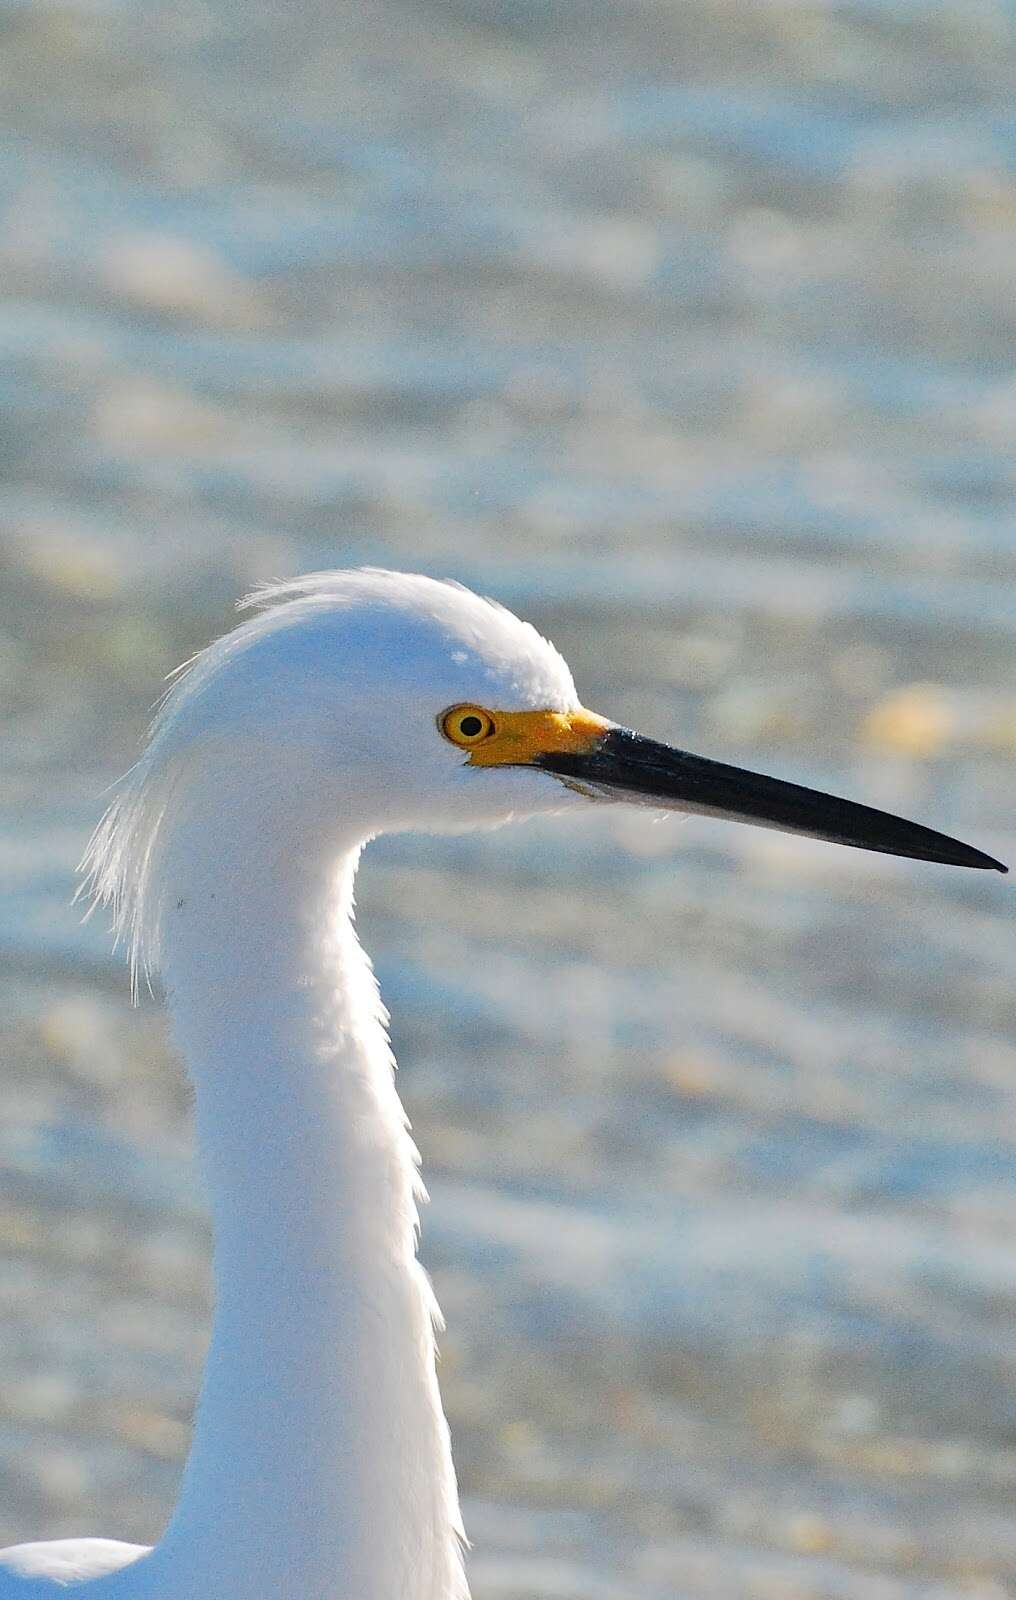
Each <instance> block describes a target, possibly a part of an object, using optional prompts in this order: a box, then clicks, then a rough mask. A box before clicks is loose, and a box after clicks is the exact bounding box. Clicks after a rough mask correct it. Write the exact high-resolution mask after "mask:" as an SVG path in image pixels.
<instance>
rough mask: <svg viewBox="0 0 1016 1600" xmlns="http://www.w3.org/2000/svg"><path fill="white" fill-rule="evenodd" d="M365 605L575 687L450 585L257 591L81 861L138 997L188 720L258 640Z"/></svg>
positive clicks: (342, 575)
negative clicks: (469, 638)
mask: <svg viewBox="0 0 1016 1600" xmlns="http://www.w3.org/2000/svg"><path fill="white" fill-rule="evenodd" d="M365 600H369V601H371V602H373V603H378V604H382V605H386V604H390V605H392V606H393V607H396V608H398V607H411V608H412V609H413V610H414V611H415V612H417V613H420V614H425V615H429V616H431V617H433V618H434V619H435V620H436V621H438V622H440V621H441V620H442V619H443V618H445V617H448V618H452V617H454V618H455V620H456V623H457V624H459V625H461V624H462V620H463V618H464V617H465V618H466V619H467V621H468V627H469V629H470V631H471V632H472V633H473V634H474V635H475V636H476V638H477V639H480V638H485V637H487V636H488V635H489V636H492V637H493V638H495V639H496V638H497V637H498V636H499V635H503V643H504V648H505V650H506V652H507V651H511V650H512V649H515V650H517V649H518V647H519V644H520V642H521V641H522V640H527V641H529V643H530V644H531V646H532V647H533V649H534V650H537V651H539V652H540V653H543V652H546V653H547V654H548V656H551V657H553V658H554V660H555V662H556V663H557V664H558V666H559V667H560V669H561V672H562V673H563V674H564V677H565V678H566V679H568V680H569V681H570V674H568V672H567V668H566V667H565V666H564V663H563V662H561V661H560V657H558V656H557V652H556V651H554V650H553V647H552V646H550V645H548V644H547V642H546V640H544V639H542V638H541V637H540V635H539V634H538V633H537V631H536V630H535V629H534V628H532V627H531V626H530V625H529V624H528V623H522V622H520V621H519V619H518V618H517V617H515V616H514V615H513V614H512V613H511V612H510V611H508V610H506V608H505V607H504V606H501V605H499V604H498V603H497V602H496V601H494V600H488V599H481V598H480V597H479V596H478V595H476V594H474V593H473V591H472V590H469V589H467V588H465V587H464V586H463V585H462V584H459V583H456V582H455V581H454V580H451V579H435V578H427V577H421V576H418V575H416V574H410V573H400V572H388V571H385V570H384V569H381V568H376V567H362V568H358V569H354V570H348V571H334V572H314V573H309V574H306V575H304V576H302V577H298V578H292V579H287V580H283V581H279V582H274V583H265V584H259V585H258V586H257V587H256V588H254V589H253V590H252V591H251V592H250V593H249V594H248V595H246V596H245V597H244V598H243V599H242V600H240V601H239V602H238V607H237V609H238V610H240V611H243V612H247V613H249V614H248V615H247V616H246V617H245V618H244V619H243V620H242V621H241V623H240V625H239V626H238V627H236V628H234V629H233V630H232V631H231V632H230V633H227V634H224V635H223V636H222V637H221V638H219V639H217V640H215V641H214V642H213V643H212V644H210V645H208V646H207V647H206V648H205V649H203V650H201V651H199V652H198V653H197V654H196V655H194V656H192V657H191V658H190V660H189V661H185V662H184V663H183V664H182V666H180V667H178V668H177V669H176V670H175V671H174V672H172V673H171V674H170V675H169V686H168V688H167V689H166V692H165V694H164V695H163V696H162V698H161V699H160V701H159V702H158V704H157V706H156V710H155V714H154V717H153V719H152V723H151V726H150V728H149V731H148V739H147V742H146V745H145V749H144V750H143V752H142V754H141V756H140V757H139V759H138V760H137V761H136V762H135V764H134V766H133V767H131V769H130V770H129V772H127V773H126V774H125V776H124V777H123V778H122V779H121V780H120V781H119V783H118V784H117V785H116V788H115V792H114V795H113V799H112V801H111V803H110V805H109V807H108V808H107V810H106V812H105V814H104V816H103V817H102V819H101V821H100V822H99V824H98V826H97V827H96V829H95V832H94V833H93V834H92V837H91V839H90V841H89V844H88V848H87V850H86V851H85V854H84V857H83V859H82V862H81V869H80V870H81V871H82V872H83V874H84V880H83V882H82V884H81V887H80V889H79V891H78V895H77V898H78V899H87V900H89V901H90V902H91V905H90V908H89V912H88V913H87V914H88V915H91V912H92V911H94V910H95V908H96V906H105V907H108V908H109V910H110V911H111V912H112V919H113V929H114V933H115V937H116V941H117V943H118V944H121V943H123V944H126V945H127V947H128V951H129V956H130V966H131V981H132V986H133V989H134V992H135V993H136V992H137V988H138V985H139V982H140V979H141V978H142V977H144V978H145V979H146V981H147V980H148V978H149V975H150V973H151V971H152V970H153V969H154V968H155V967H156V966H157V965H158V961H159V906H158V904H157V897H156V896H155V894H154V893H153V880H154V868H155V865H156V862H157V859H158V853H159V848H160V844H161V843H162V841H163V836H164V833H165V831H166V825H167V819H168V818H170V816H171V813H172V809H173V805H174V799H175V796H176V793H177V790H178V786H179V785H180V784H181V782H182V781H183V779H184V776H185V774H186V771H187V761H186V755H187V748H186V747H187V740H186V738H185V737H181V735H180V729H181V727H182V726H184V727H185V726H186V722H187V720H188V719H186V718H185V717H184V716H183V713H184V712H186V711H187V710H188V708H191V707H194V706H195V705H196V703H197V702H198V701H199V700H200V698H201V696H202V695H203V693H204V691H205V689H206V688H207V687H208V685H209V684H210V682H211V681H212V680H213V679H214V678H217V677H218V675H219V674H220V673H221V672H222V671H223V669H224V668H225V667H227V666H228V665H229V664H230V663H231V662H233V661H235V660H236V659H237V658H239V657H240V656H242V655H243V654H244V653H245V652H246V651H247V650H249V649H250V648H251V646H252V645H253V644H255V643H256V642H257V641H258V640H259V639H262V638H264V636H265V635H266V634H268V633H271V632H274V631H275V630H276V629H278V628H282V627H289V626H291V625H294V624H296V623H298V622H300V621H301V620H303V619H306V618H309V617H312V616H313V615H315V614H317V613H320V612H321V611H322V610H325V609H328V610H341V609H343V608H344V607H346V606H352V605H355V604H357V603H358V602H362V601H365Z"/></svg>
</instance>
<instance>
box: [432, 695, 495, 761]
mask: <svg viewBox="0 0 1016 1600" xmlns="http://www.w3.org/2000/svg"><path fill="white" fill-rule="evenodd" d="M437 725H438V727H439V728H440V729H441V732H442V733H443V734H444V736H445V738H446V739H450V740H451V742H452V744H457V745H459V746H461V747H462V748H463V749H465V750H471V749H472V747H473V745H474V744H482V743H483V741H484V739H489V738H490V736H491V734H492V733H493V732H494V718H493V717H492V716H491V714H490V712H489V711H484V709H483V707H482V706H452V707H451V708H450V709H449V710H448V711H442V713H441V715H440V716H439V717H438V719H437Z"/></svg>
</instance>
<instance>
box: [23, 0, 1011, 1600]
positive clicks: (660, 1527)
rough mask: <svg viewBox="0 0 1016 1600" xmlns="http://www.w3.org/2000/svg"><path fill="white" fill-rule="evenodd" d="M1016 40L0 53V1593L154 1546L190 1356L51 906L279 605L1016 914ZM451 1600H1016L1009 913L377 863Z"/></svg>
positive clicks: (166, 1242)
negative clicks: (889, 821) (623, 734)
mask: <svg viewBox="0 0 1016 1600" xmlns="http://www.w3.org/2000/svg"><path fill="white" fill-rule="evenodd" d="M1014 69H1016V12H1014V9H1013V7H1012V5H1010V4H1008V3H1003V0H927V3H921V4H914V3H910V0H826V3H824V4H821V3H814V0H797V3H795V0H685V3H677V0H670V3H667V0H517V3H511V0H406V3H403V4H400V3H397V0H356V3H355V4H354V3H345V0H331V3H329V4H324V3H315V0H289V3H288V4H286V5H282V4H276V5H273V4H268V3H263V0H257V3H255V4H249V3H248V4H242V5H241V4H237V3H233V0H174V4H173V5H172V6H170V5H160V4H156V3H142V0H80V3H57V0H53V3H46V0H3V3H2V4H0V84H2V98H3V106H4V112H3V118H2V123H3V132H2V139H0V196H2V199H0V281H2V286H3V302H2V305H0V363H2V365H0V395H2V421H0V429H2V443H0V459H2V483H0V715H2V719H3V749H2V772H0V860H2V869H3V877H4V887H5V892H4V895H3V899H2V903H0V968H2V976H0V986H2V1002H0V1041H2V1042H0V1062H2V1073H3V1102H2V1103H3V1115H2V1117H0V1158H2V1163H3V1169H4V1170H3V1179H2V1189H0V1195H2V1203H0V1262H2V1264H0V1302H2V1304H0V1315H2V1326H3V1330H4V1331H3V1337H2V1341H0V1357H2V1366H0V1407H2V1420H0V1478H2V1484H0V1539H2V1540H6V1539H13V1538H16V1537H21V1538H26V1537H37V1536H40V1535H54V1534H59V1533H76V1532H100V1533H107V1534H116V1535H119V1536H121V1537H125V1538H133V1539H143V1540H149V1539H152V1538H153V1537H155V1536H156V1535H157V1534H158V1532H159V1530H160V1527H161V1525H162V1523H163V1520H164V1518H165V1516H166V1513H167V1509H168V1508H169V1506H170V1505H171V1503H172V1499H173V1496H174V1493H175V1486H176V1482H177V1476H178V1472H179V1466H180V1462H181V1459H182V1455H183V1452H184V1449H185V1446H186V1441H187V1434H188V1422H189V1417H190V1414H191V1407H192V1404H193V1398H194V1393H195V1385H196V1381H197V1377H198V1372H199V1365H200V1360H201V1355H202V1350H203V1344H204V1339H205V1332H206V1327H207V1319H208V1269H207V1257H208V1235H207V1228H206V1222H205V1214H204V1209H203V1202H202V1198H201V1194H200V1190H199V1188H198V1185H197V1182H196V1179H195V1176H194V1174H193V1171H192V1166H191V1158H190V1134H189V1127H188V1105H187V1093H186V1089H185V1086H184V1083H183V1081H182V1075H181V1073H180V1071H179V1069H178V1067H177V1066H176V1064H175V1063H173V1062H172V1061H171V1059H170V1057H169V1053H168V1050H167V1045H166V1042H165V1036H164V1032H163V1025H162V1019H161V1016H160V1012H159V1009H158V1006H157V1005H156V1004H155V1003H154V1002H152V1001H151V1000H148V999H146V1000H145V1001H144V1003H143V1004H142V1005H141V1007H140V1009H138V1010H137V1011H132V1010H131V1008H130V1006H129V1003H128V994H127V982H126V977H125V974H124V970H123V966H122V963H121V961H120V960H119V958H115V957H113V956H112V955H111V953H110V950H109V940H108V936H107V932H106V929H105V927H104V925H103V922H102V919H101V918H97V919H94V920H93V921H92V922H90V923H88V924H87V925H84V926H82V925H81V924H80V922H79V920H78V913H77V912H76V911H73V910H71V909H70V907H69V899H70V895H71V892H72V886H73V873H74V864H75V861H76V860H77V858H78V857H79V855H80V853H81V850H82V847H83V844H84V841H85V839H86V837H87V834H88V832H89V830H90V828H91V826H92V825H93V823H94V821H95V820H96V818H97V815H98V813H99V811H100V809H101V806H102V803H103V802H102V800H101V792H102V790H103V789H104V788H105V786H106V785H107V784H108V783H110V782H111V780H112V779H113V778H114V777H115V776H116V775H117V774H118V773H119V772H121V771H122V770H123V769H124V768H125V767H126V766H127V765H129V764H130V762H131V761H132V760H133V758H134V755H135V753H136V751H137V749H138V742H139V740H140V738H141V736H142V732H143V729H144V726H145V722H146V717H147V711H148V708H149V706H150V705H151V703H152V701H153V700H154V698H155V697H156V695H157V693H158V691H159V687H160V680H161V678H162V676H163V674H164V673H165V672H167V671H168V670H169V669H170V668H171V667H172V666H173V665H175V664H176V663H177V662H178V661H179V660H180V659H181V658H183V657H184V656H186V655H188V654H189V653H190V652H192V651H193V650H194V649H195V648H197V647H199V646H200V645H201V644H202V643H204V642H205V641H206V640H207V639H208V638H209V637H211V636H212V635H214V634H215V633H217V632H220V631H222V630H223V629H224V628H226V627H228V626H229V625H230V622H231V606H232V601H233V599H234V597H235V596H236V595H237V594H238V593H239V592H241V591H243V590H244V589H245V588H246V587H247V586H249V585H250V584H251V583H252V582H254V581H255V580H258V579H264V578H270V577H276V576H283V575H287V574H290V573H294V572H297V571H300V570H301V569H310V568H316V567H322V566H335V565H348V564H356V563H361V562H375V563H381V564H385V565H392V566H403V567H408V568H410V569H418V570H424V571H429V572H432V573H436V574H447V575H453V576H455V577H458V578H460V579H462V580H464V581H465V582H467V583H469V584H471V585H474V586H476V587H479V588H481V589H482V590H485V591H488V592H491V593H494V594H496V595H497V596H498V597H499V598H500V599H502V600H504V601H506V602H507V603H509V604H510V605H512V606H514V607H516V608H518V609H520V610H521V611H522V612H523V614H525V615H527V616H529V617H531V618H532V620H534V621H535V622H536V623H538V624H539V626H540V627H541V628H542V629H544V631H546V632H548V633H549V634H550V635H551V636H552V637H553V638H554V639H555V641H556V642H557V643H558V645H559V646H560V647H561V648H562V649H563V650H564V652H565V653H566V655H567V656H568V657H569V658H570V660H571V662H572V665H573V667H574V669H575V673H576V678H577V681H578V683H579V686H580V691H581V693H582V694H583V697H584V699H585V701H586V703H587V704H589V705H592V706H594V707H596V708H598V709H599V710H600V711H602V712H604V713H606V714H608V715H610V716H613V717H615V718H616V719H618V720H620V721H622V722H629V723H632V724H634V725H637V726H639V727H641V728H643V729H644V730H645V731H646V732H648V733H651V734H654V735H656V736H658V737H662V738H670V739H672V740H674V741H675V742H678V743H682V744H684V745H686V746H687V747H688V748H691V749H693V750H699V751H702V752H703V753H709V754H713V755H716V756H719V757H721V758H723V759H726V760H731V761H736V762H739V763H742V764H746V765H753V766H756V767H761V768H763V769H767V770H772V771H775V772H777V773H779V774H781V775H783V776H787V777H792V778H797V779H799V780H803V781H805V782H812V783H815V784H818V785H821V786H823V787H828V788H830V789H832V790H834V791H840V792H845V793H848V794H851V795H854V796H856V797H858V798H862V799H866V800H867V801H869V802H871V803H874V804H877V805H882V806H886V807H888V808H890V809H893V810H899V811H902V812H903V813H905V814H907V815H912V816H914V817H915V818H919V819H921V820H923V821H925V822H927V823H929V824H931V825H932V826H935V827H938V828H941V829H945V830H946V831H949V832H955V833H957V834H959V835H960V836H961V837H963V838H966V839H969V840H971V841H972V842H974V843H977V844H978V845H981V846H982V847H984V848H986V849H988V850H990V851H992V852H993V853H994V854H996V855H999V856H1001V857H1003V858H1008V859H1009V860H1010V861H1011V860H1012V859H1013V857H1014V856H1016V829H1014V825H1013V803H1014V785H1013V761H1014V757H1016V678H1014V673H1013V648H1014V642H1016V509H1014V498H1013V490H1014V480H1016V457H1014V446H1016V377H1014V374H1013V367H1012V352H1013V334H1014V328H1016V295H1014V248H1016V109H1014V108H1016V101H1014V86H1016V70H1014ZM359 900H360V906H361V925H362V930H363V934H364V938H365V941H366V943H367V944H368V947H369V948H370V949H371V950H372V951H373V952H374V954H375V956H376V959H377V965H378V968H379V971H380V976H381V980H382V985H383V988H384V991H385V994H386V997H387V999H388V1001H389V1003H390V1005H391V1007H392V1010H393V1012H394V1033H395V1044H396V1048H397V1052H398V1055H399V1057H400V1060H401V1062H402V1064H403V1072H402V1077H401V1088H402V1092H403V1095H404V1098H405V1100H406V1103H407V1105H408V1107H409V1110H410V1113H411V1115H412V1118H413V1121H414V1124H415V1126H416V1129H417V1134H418V1138H419V1142H420V1143H421V1145H422V1147H423V1151H424V1155H425V1162H426V1170H427V1175H428V1181H429V1183H430V1186H431V1189H432V1193H433V1204H432V1206H431V1207H430V1209H429V1211H428V1214H427V1216H426V1219H425V1235H424V1244H423V1255H424V1258H425V1261H426V1263H427V1265H428V1267H429V1268H430V1270H431V1271H432V1272H433V1275H434V1277H435V1279H436V1281H437V1285H438V1290H439V1294H440V1298H441V1300H442V1302H443V1304H444V1307H445V1310H446V1312H447V1314H448V1319H449V1328H448V1332H447V1334H446V1335H445V1338H444V1341H443V1349H444V1357H443V1363H442V1379H443V1385H444V1393H445V1397H446V1401H447V1406H448V1410H449V1413H450V1417H451V1421H452V1427H453V1432H454V1437H455V1441H456V1448H457V1459H458V1465H459V1470H460V1475H461V1480H462V1487H463V1493H464V1497H465V1503H466V1513H467V1524H468V1527H469V1530H470V1532H471V1534H472V1536H473V1539H474V1542H475V1545H476V1550H475V1554H474V1557H473V1559H472V1573H473V1581H474V1585H475V1592H476V1597H477V1600H671V1597H674V1596H680V1597H682V1600H707V1597H708V1600H917V1597H921V1600H951V1597H955V1600H959V1597H961V1596H963V1597H967V1600H969V1597H977V1600H1000V1597H1004V1596H1007V1595H1016V1514H1014V1509H1016V1338H1014V1318H1016V1183H1014V1159H1013V1158H1014V1142H1016V1039H1014V1033H1013V983H1014V976H1016V939H1014V934H1013V921H1012V913H1011V904H1012V902H1011V898H1010V891H1008V890H1007V886H1006V885H1005V883H1003V882H1002V880H1000V879H998V878H996V877H994V876H990V877H989V876H988V875H984V876H981V875H976V874H963V873H961V872H958V871H955V870H952V869H948V868H938V867H934V866H924V865H918V864H915V863H911V862H897V861H893V860H890V859H884V858H880V857H874V856H864V855H861V854H857V853H850V852H847V851H837V850H836V849H834V848H832V847H828V846H822V845H818V844H810V843H807V842H803V841H800V840H788V839H785V838H782V837H780V836H779V835H776V834H773V833H765V832H760V831H754V830H749V829H746V828H735V827H731V826H725V825H722V824H719V823H714V822H709V821H705V820H701V819H695V820H692V821H690V822H688V823H686V824H683V825H681V824H676V823H675V824H671V825H661V826H653V825H651V824H650V823H649V822H648V821H647V819H646V817H645V816H644V815H643V814H641V813H639V812H637V811H634V810H632V811H626V810H624V809H621V808H618V809H617V810H616V811H614V812H612V813H610V814H605V815H601V816H599V817H593V818H590V820H589V821H588V822H586V823H585V824H584V825H581V826H580V825H579V824H578V823H577V822H575V821H571V822H569V823H568V824H564V823H550V822H548V823H546V824H538V825H537V824H534V825H530V826H528V827H526V828H523V829H518V830H516V831H513V832H508V833H504V834H501V835H493V836H477V837H473V838H464V839H441V840H433V839H416V838H407V839H398V840H390V841H386V842H382V843H380V844H378V845H377V846H375V847H374V848H373V849H372V850H371V853H370V857H369V859H368V862H367V864H366V865H365V868H364V870H363V873H362V875H361V884H360V890H359Z"/></svg>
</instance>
